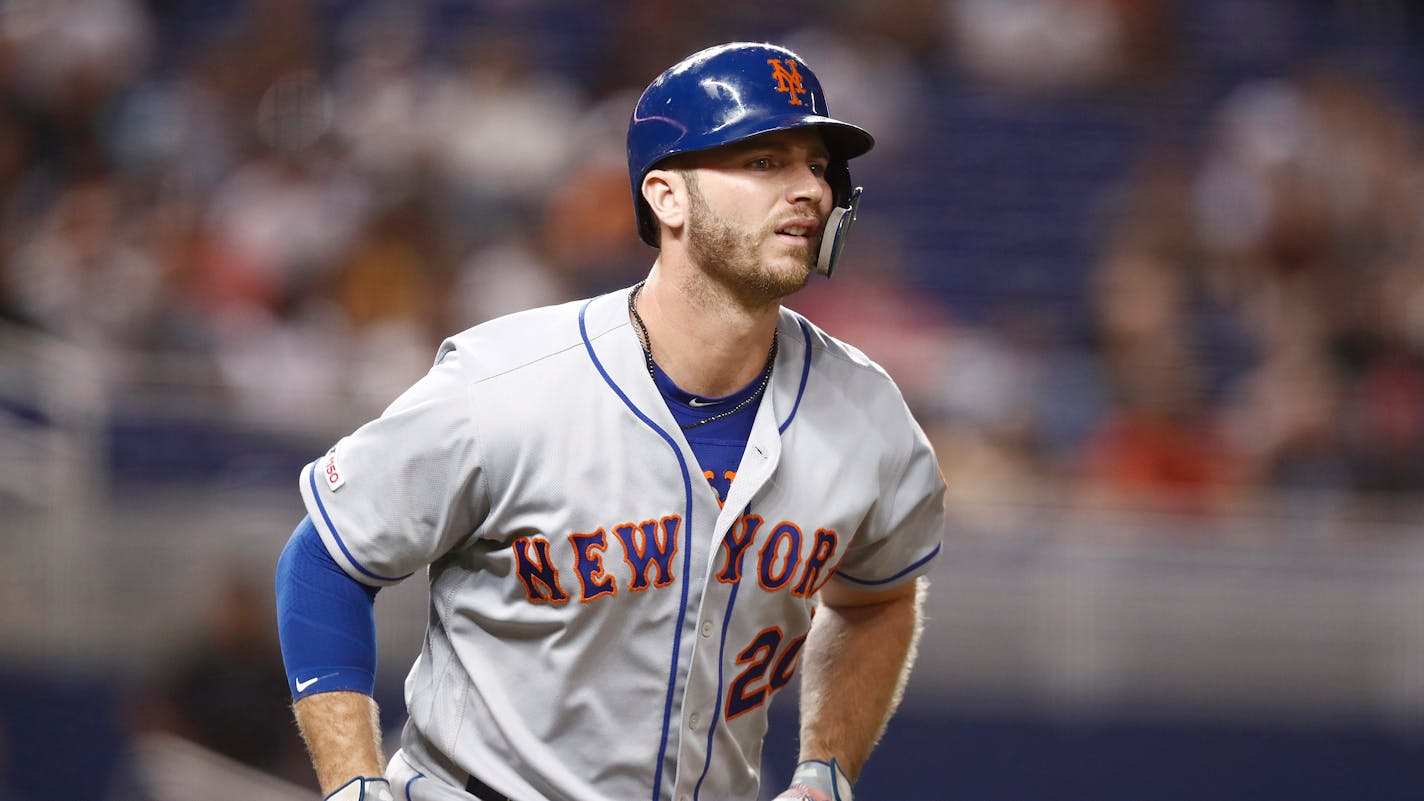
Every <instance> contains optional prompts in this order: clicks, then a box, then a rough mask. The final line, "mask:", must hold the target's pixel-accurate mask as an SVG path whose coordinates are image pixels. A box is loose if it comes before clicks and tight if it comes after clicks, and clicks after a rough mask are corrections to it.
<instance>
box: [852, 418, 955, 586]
mask: <svg viewBox="0 0 1424 801" xmlns="http://www.w3.org/2000/svg"><path fill="white" fill-rule="evenodd" d="M906 415H907V419H908V410H906ZM909 423H910V426H909V428H910V437H909V439H910V442H909V444H908V449H907V451H902V454H904V456H903V461H902V462H901V468H900V469H899V470H898V471H895V470H890V471H887V474H886V476H885V483H884V484H883V486H882V487H881V495H880V498H879V500H877V501H876V503H875V505H874V507H873V508H872V510H871V512H870V514H869V515H867V517H866V519H865V521H864V523H862V525H861V528H860V530H858V531H857V532H856V535H855V538H854V540H852V542H851V545H850V548H849V549H848V550H847V552H846V556H845V558H844V559H842V560H841V562H840V565H839V566H838V567H837V569H836V573H835V577H836V578H837V579H839V580H841V581H845V582H848V583H849V584H851V585H852V586H855V587H858V588H860V589H864V590H870V591H874V590H883V589H890V588H891V587H894V586H897V585H899V584H903V583H905V582H907V581H909V580H911V579H913V578H915V577H917V576H921V575H924V574H925V573H927V572H928V571H929V569H930V566H931V564H932V563H933V562H934V559H935V557H936V556H938V555H939V551H940V540H941V538H942V535H943V529H944V494H945V485H944V477H943V476H942V475H941V473H940V470H939V463H938V461H936V459H935V455H934V450H933V449H931V447H930V443H929V440H928V439H927V438H926V437H925V434H924V432H923V431H922V430H921V429H920V427H919V426H918V425H917V424H915V423H914V421H913V420H909Z"/></svg>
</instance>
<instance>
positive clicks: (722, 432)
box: [653, 364, 762, 501]
mask: <svg viewBox="0 0 1424 801" xmlns="http://www.w3.org/2000/svg"><path fill="white" fill-rule="evenodd" d="M761 379H762V377H761V376H760V375H758V376H757V377H756V378H754V379H752V382H751V383H750V384H747V385H746V386H745V387H742V388H741V389H739V390H737V391H736V392H734V393H732V394H731V395H726V396H724V397H721V398H707V397H704V396H701V395H693V394H692V393H690V392H687V391H685V390H683V389H682V388H681V387H679V386H678V385H677V384H675V383H673V380H672V379H671V378H669V377H668V374H667V373H664V372H663V368H661V367H658V366H657V364H654V365H653V382H654V383H656V384H657V385H658V391H659V392H661V393H662V396H663V400H664V401H665V402H666V403H667V406H668V410H669V411H671V412H672V416H673V419H674V420H676V421H677V423H678V425H679V426H685V425H690V424H692V423H696V422H698V421H701V420H706V419H707V418H709V417H715V416H716V415H717V414H719V413H721V412H722V411H724V410H726V409H731V408H734V407H735V406H736V405H737V404H739V403H741V402H742V401H744V400H746V399H747V398H748V397H750V396H751V395H753V394H754V393H756V391H757V388H758V387H760V386H761ZM694 404H697V405H694ZM760 405H761V398H757V399H756V400H754V401H752V402H751V403H748V404H747V405H746V407H745V408H743V409H740V410H739V411H737V413H736V414H732V415H729V416H727V417H724V418H722V419H721V420H714V421H712V422H710V423H707V424H705V425H700V426H696V427H694V428H688V429H684V430H683V432H682V435H683V436H684V437H686V438H687V444H688V445H691V446H692V453H693V455H694V456H696V457H697V464H698V466H700V467H701V468H702V475H703V477H704V478H706V479H707V481H708V483H710V484H711V485H712V489H714V490H716V492H717V497H718V499H720V500H724V501H725V500H726V499H727V492H728V490H730V489H731V486H732V477H733V476H734V475H736V471H737V467H738V465H740V464H741V463H742V452H743V451H745V450H746V449H747V439H748V438H749V437H750V436H751V433H752V423H754V422H756V412H757V407H758V406H760Z"/></svg>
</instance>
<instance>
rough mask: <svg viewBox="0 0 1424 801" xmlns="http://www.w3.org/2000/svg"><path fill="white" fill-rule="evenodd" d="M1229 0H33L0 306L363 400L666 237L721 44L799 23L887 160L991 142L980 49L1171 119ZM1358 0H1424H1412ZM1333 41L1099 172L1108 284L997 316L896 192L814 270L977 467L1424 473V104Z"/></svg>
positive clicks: (1069, 483)
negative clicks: (645, 93)
mask: <svg viewBox="0 0 1424 801" xmlns="http://www.w3.org/2000/svg"><path fill="white" fill-rule="evenodd" d="M1202 4H1210V3H1209V2H1208V0H1200V2H1195V3H1194V2H1188V0H1178V1H1177V2H1171V1H1170V0H1141V1H1138V0H1072V2H1069V0H898V2H891V3H855V2H835V3H812V2H809V0H789V1H788V2H783V3H779V4H776V5H775V6H771V7H768V6H766V5H765V4H761V3H757V2H752V0H724V2H720V3H717V4H715V6H713V5H706V4H693V5H690V6H685V5H683V4H672V3H665V2H658V1H655V0H630V1H629V2H620V3H614V2H607V3H577V2H574V1H573V0H545V1H544V2H534V0H526V1H524V2H520V1H519V0H489V2H483V3H449V4H441V3H429V4H420V3H400V2H388V3H387V2H375V1H374V0H372V2H347V3H331V2H326V3H318V2H315V0H306V1H305V2H291V1H289V0H253V1H252V2H246V3H235V2H231V3H230V2H218V0H212V1H211V2H200V3H184V2H173V1H171V0H148V2H142V1H141V0H8V1H7V2H5V3H4V4H0V316H3V317H5V318H8V319H9V320H10V321H12V322H13V323H16V324H19V325H21V326H27V327H33V328H36V329H40V330H43V331H46V332H49V333H50V334H53V335H56V336H59V337H63V338H65V339H68V340H71V341H74V342H77V343H80V344H83V345H85V346H88V347H91V348H94V349H96V350H97V351H99V352H101V353H103V354H104V358H103V363H104V364H105V365H106V367H107V369H110V370H112V371H113V372H114V376H115V378H116V379H122V380H124V381H135V380H138V381H141V380H143V379H144V378H145V377H146V376H148V375H149V374H151V373H156V372H164V371H168V372H165V374H164V376H163V380H165V381H171V380H173V379H174V376H173V375H171V372H172V371H179V372H181V373H182V376H183V378H184V380H186V381H188V382H189V383H191V384H192V385H193V386H195V387H203V388H206V389H207V390H208V391H210V392H212V393H214V394H218V395H221V396H222V397H223V398H224V399H226V400H227V401H228V402H230V403H232V404H233V405H234V406H236V407H239V408H241V409H243V410H244V411H245V412H246V413H248V414H249V415H250V416H253V417H260V418H262V419H267V420H270V421H271V422H272V424H273V425H274V426H278V427H285V426H290V427H298V428H299V427H301V426H302V425H305V424H308V423H309V422H310V421H311V420H312V419H313V418H314V417H318V416H320V415H321V414H322V410H323V409H324V408H326V407H329V406H330V405H331V404H332V403H333V402H334V399H336V400H339V401H340V402H344V403H350V404H354V405H356V406H358V407H359V408H360V409H361V410H362V411H363V413H365V414H370V413H375V412H377V411H379V409H380V408H381V407H382V406H383V405H384V404H385V403H386V402H388V401H389V400H390V399H391V398H393V397H394V396H395V395H396V394H397V393H398V392H399V391H400V390H401V389H403V388H404V387H405V386H406V385H408V384H409V383H410V382H411V381H412V380H414V379H415V378H417V377H418V376H419V375H421V374H422V373H423V372H424V370H425V369H426V367H427V366H428V364H429V362H430V359H431V356H432V355H433V352H434V347H435V345H436V344H437V343H438V342H439V340H440V338H441V337H443V336H444V335H446V334H448V333H451V332H454V331H457V330H460V329H462V328H465V327H467V326H469V325H473V324H475V323H478V322H480V321H482V320H486V319H489V318H491V317H493V316H495V315H498V314H501V313H504V312H507V311H512V310H516V309H521V308H526V307H530V306H534V305H539V304H544V303H552V302H557V301H561V300H566V299H571V298H575V297H581V296H586V295H589V294H592V293H595V292H601V291H606V290H609V289H613V288H616V287H619V286H624V285H627V284H629V283H631V282H633V281H635V280H637V278H638V277H639V276H640V275H642V274H643V273H645V272H646V270H647V268H648V266H649V263H650V260H651V258H652V256H653V252H652V251H651V250H649V249H648V248H646V247H645V246H643V245H642V244H641V243H639V242H638V240H637V238H636V235H635V233H634V228H633V222H632V214H631V204H630V201H629V197H628V184H627V177H626V162H625V160H624V153H623V134H624V131H625V126H626V121H627V115H628V113H629V111H630V110H631V108H632V106H633V103H634V101H635V99H636V96H637V93H638V92H639V91H640V90H641V88H642V87H643V86H644V85H645V84H646V83H647V82H648V81H649V80H650V79H651V78H652V77H653V76H655V75H656V74H657V73H658V72H659V71H661V70H662V69H663V68H664V67H665V66H667V65H668V64H671V63H673V62H674V61H676V60H677V59H678V58H680V57H681V56H683V55H685V54H687V53H689V52H692V51H693V50H696V49H698V48H700V47H702V46H705V45H707V44H711V43H715V42H718V41H724V40H727V39H733V38H774V39H776V40H778V41H781V42H785V43H787V44H789V45H790V46H791V47H793V48H794V49H797V50H798V51H800V52H801V53H802V54H803V55H804V56H805V57H806V58H807V60H808V61H809V63H811V64H812V65H813V66H814V67H815V68H816V69H817V71H818V73H819V74H820V76H821V78H822V81H823V82H824V83H825V84H827V86H829V87H831V97H832V98H833V101H834V112H835V114H836V115H837V116H841V117H844V118H847V119H852V120H856V121H860V122H862V123H863V124H864V125H865V126H866V127H868V128H869V129H870V130H871V131H873V132H875V133H876V135H877V137H878V138H879V147H878V149H877V151H876V152H875V153H874V154H872V156H870V157H867V159H866V167H864V168H861V167H859V166H857V172H856V177H857V179H858V180H859V181H860V182H863V183H866V184H867V185H871V186H873V185H874V184H873V182H874V181H875V180H876V178H877V177H880V178H885V179H886V180H889V178H888V177H887V176H893V175H894V174H895V171H896V170H897V169H898V170H902V171H903V170H905V169H907V165H908V169H911V170H914V169H917V168H918V167H919V165H925V169H930V170H933V169H935V168H936V164H937V163H939V162H942V161H945V160H952V159H954V158H955V154H954V153H943V152H938V151H937V150H936V148H935V145H936V141H937V138H936V131H935V130H934V127H933V124H932V123H930V122H928V121H927V119H926V118H925V117H924V116H923V109H924V108H925V107H927V106H929V105H932V103H931V93H933V92H934V91H936V87H941V86H943V85H945V84H946V83H952V84H954V85H955V86H957V87H961V88H963V87H970V89H971V90H972V91H974V92H977V93H980V94H983V95H989V96H993V97H999V98H1004V102H1013V103H1019V104H1030V105H1031V104H1033V103H1036V102H1052V99H1053V98H1062V97H1078V98H1083V97H1086V98H1093V97H1102V98H1108V99H1111V100H1112V102H1119V103H1120V102H1121V98H1123V97H1130V98H1135V99H1136V100H1135V102H1136V103H1137V105H1138V107H1139V108H1140V109H1141V114H1142V115H1143V116H1144V117H1145V118H1147V119H1145V120H1144V128H1145V129H1147V130H1149V131H1150V130H1151V128H1152V120H1151V117H1152V116H1153V115H1154V114H1159V113H1160V110H1161V109H1162V108H1170V107H1172V106H1173V104H1174V103H1180V102H1183V101H1182V98H1183V97H1184V96H1186V95H1188V94H1190V93H1191V92H1192V90H1193V84H1192V78H1191V71H1192V69H1193V68H1194V62H1198V61H1200V60H1201V59H1202V58H1203V56H1202V54H1201V53H1194V52H1192V50H1191V48H1190V47H1188V46H1187V45H1186V44H1185V39H1184V38H1183V36H1182V34H1181V31H1180V28H1181V24H1180V20H1181V18H1182V17H1183V9H1184V8H1186V7H1191V6H1195V5H1202ZM1215 5H1218V6H1220V5H1222V4H1215ZM1228 5H1230V7H1231V8H1232V9H1233V10H1232V11H1231V13H1232V14H1236V15H1238V16H1240V17H1243V18H1244V17H1245V16H1249V14H1248V13H1247V12H1248V11H1250V10H1251V9H1255V10H1256V11H1258V12H1260V13H1266V12H1268V11H1272V10H1273V9H1274V11H1275V12H1277V13H1285V12H1283V11H1282V9H1285V8H1294V11H1292V12H1291V13H1293V14H1312V13H1317V14H1323V13H1354V12H1348V9H1347V11H1341V9H1342V8H1346V7H1353V6H1352V4H1348V3H1344V4H1335V5H1334V6H1331V4H1316V3H1300V4H1294V5H1293V4H1291V3H1288V2H1283V1H1278V2H1267V1H1266V0H1249V2H1244V1H1243V2H1241V3H1235V4H1228ZM1353 5H1354V6H1358V7H1359V8H1361V9H1368V13H1369V14H1373V15H1376V18H1375V19H1374V20H1373V24H1375V25H1377V26H1386V27H1388V26H1390V25H1394V24H1396V22H1398V25H1397V26H1396V27H1397V28H1398V29H1399V30H1407V29H1408V27H1409V26H1408V25H1405V24H1404V23H1405V22H1408V21H1409V20H1408V19H1407V17H1408V14H1407V7H1408V6H1407V4H1402V3H1399V4H1396V3H1389V2H1376V3H1361V4H1353ZM1296 6H1298V8H1296ZM1326 6H1331V7H1332V8H1333V9H1334V10H1333V11H1322V10H1320V9H1322V8H1324V7H1326ZM1309 9H1314V10H1309ZM1358 13H1365V12H1364V11H1360V12H1358ZM1391 15H1398V17H1399V19H1398V20H1397V21H1392V16H1391ZM1305 66H1308V67H1309V68H1302V69H1299V70H1294V71H1290V72H1286V73H1282V74H1272V75H1258V76H1243V78H1242V79H1241V80H1240V81H1239V82H1238V83H1237V84H1236V85H1234V86H1231V87H1229V91H1225V92H1222V93H1221V94H1220V96H1219V97H1213V98H1210V102H1209V103H1207V105H1206V107H1205V108H1204V109H1203V110H1202V113H1201V114H1200V119H1199V121H1198V124H1197V125H1196V126H1195V127H1193V128H1192V129H1191V130H1192V133H1191V135H1190V136H1176V137H1162V141H1161V142H1159V143H1151V142H1149V143H1148V144H1147V146H1144V147H1141V148H1138V149H1135V150H1133V151H1130V152H1124V153H1122V156H1121V158H1122V160H1123V161H1125V162H1128V161H1130V162H1131V165H1130V168H1129V169H1127V170H1125V171H1124V172H1125V173H1126V174H1127V175H1129V178H1128V180H1126V181H1118V182H1115V183H1113V184H1112V185H1105V186H1103V187H1101V192H1100V195H1101V196H1100V197H1085V198H1081V202H1082V204H1085V205H1093V206H1095V207H1101V213H1100V214H1099V215H1098V217H1097V218H1096V219H1097V223H1096V224H1095V225H1096V228H1095V229H1094V230H1092V231H1090V232H1085V235H1091V236H1092V237H1093V238H1094V240H1093V241H1094V246H1093V248H1092V250H1093V252H1094V254H1095V257H1094V261H1093V263H1092V264H1091V265H1088V266H1087V267H1086V269H1083V270H1079V271H1077V272H1074V271H1072V270H1069V269H1068V268H1067V266H1065V268H1064V276H1065V277H1064V279H1063V280H1064V282H1065V284H1066V283H1074V282H1076V283H1077V284H1081V286H1073V287H1065V289H1064V292H1065V293H1067V294H1081V295H1082V296H1083V297H1085V298H1086V299H1087V300H1086V302H1085V303H1084V304H1083V308H1082V310H1081V313H1080V314H1078V315H1076V316H1071V317H1070V318H1069V319H1067V320H1064V319H1061V318H1058V317H1053V316H1050V315H1046V314H1043V313H1041V310H1036V309H1034V308H1033V307H1032V306H1031V304H1026V303H1014V302H1013V301H1014V299H1013V298H1012V297H1009V298H990V299H986V303H987V304H988V305H991V306H992V307H993V308H994V310H995V311H994V313H993V314H991V315H986V316H985V318H984V319H980V320H973V321H970V320H968V319H966V316H965V315H962V314H958V313H956V311H955V304H954V303H947V302H946V299H945V298H944V297H942V295H937V294H936V293H933V292H926V291H924V290H923V287H922V286H921V279H922V278H923V276H925V275H926V274H929V273H934V272H941V273H944V272H953V271H955V270H956V269H958V268H960V267H961V265H956V264H954V263H933V264H926V263H923V256H922V255H916V254H911V253H910V252H909V251H908V250H907V249H906V248H905V247H903V242H904V239H905V235H904V231H903V230H901V229H900V228H897V225H899V224H900V223H901V222H902V221H901V220H898V219H891V220H884V219H882V220H879V221H867V222H866V223H865V224H864V225H863V226H862V227H860V228H858V229H857V233H856V235H855V238H856V240H857V241H856V242H854V243H853V244H852V246H851V249H850V252H849V253H850V259H851V262H850V263H849V264H848V265H847V266H846V267H845V268H844V269H843V270H842V274H841V275H840V276H838V277H837V279H836V280H835V281H833V282H819V283H815V284H814V285H813V286H812V287H811V288H809V289H808V290H807V291H806V292H805V293H804V294H803V295H801V296H797V297H796V298H794V299H793V300H792V301H791V303H790V305H792V306H793V307H796V308H799V309H802V310H804V311H806V312H807V313H808V314H809V315H810V316H811V317H812V319H814V320H816V321H818V322H820V323H821V324H823V325H824V326H825V327H826V328H827V329H829V330H830V331H831V332H832V333H834V334H838V335H841V336H843V337H845V338H846V339H848V340H850V341H851V342H853V343H856V344H858V345H861V346H862V347H863V348H864V349H865V350H866V351H867V352H868V353H869V354H870V355H871V356H872V357H874V358H876V359H878V360H880V361H881V362H882V363H883V364H885V365H886V366H887V368H888V369H889V370H890V372H891V373H892V374H893V375H894V376H895V377H896V378H897V379H898V380H899V381H900V383H901V384H902V386H903V387H904V389H905V391H906V394H907V397H908V398H909V400H910V402H911V404H912V405H913V406H914V407H915V408H916V409H917V410H918V411H919V413H920V414H921V416H922V418H923V419H924V421H925V423H926V426H927V428H928V429H929V430H930V432H931V435H932V437H933V438H934V439H935V441H936V444H937V447H938V449H939V452H940V457H941V461H942V462H943V464H944V468H945V473H946V476H947V477H948V478H949V481H950V485H951V487H952V488H953V491H954V492H956V493H957V494H958V496H959V497H961V498H978V499H983V498H995V497H1001V498H1009V499H1011V498H1023V497H1025V496H1024V494H1023V493H1025V492H1026V491H1028V490H1029V489H1033V490H1034V491H1041V490H1042V488H1044V487H1049V488H1055V490H1054V491H1060V490H1061V491H1064V492H1069V493H1073V494H1075V495H1084V496H1086V497H1089V498H1091V499H1093V500H1094V502H1097V503H1105V504H1110V503H1116V502H1123V503H1133V504H1143V503H1145V504H1150V505H1153V506H1157V507H1160V508H1163V509H1167V510H1170V511H1174V512H1181V513H1185V514H1193V515H1200V514H1214V513H1217V512H1219V511H1223V510H1230V509H1231V508H1233V506H1234V505H1235V504H1238V503H1241V502H1243V501H1244V500H1249V499H1250V498H1253V497H1256V496H1259V495H1260V494H1262V493H1267V492H1273V491H1285V492H1288V491H1292V490H1307V491H1312V492H1317V491H1338V492H1342V493H1357V494H1366V495H1368V494H1370V493H1376V492H1389V493H1417V492H1419V491H1420V490H1424V363H1421V355H1424V260H1421V257H1424V251H1421V241H1420V234H1421V230H1424V182H1421V178H1424V158H1421V152H1420V147H1419V144H1420V133H1421V118H1420V116H1419V113H1418V110H1417V109H1414V108H1410V107H1409V106H1408V105H1407V104H1406V103H1404V102H1403V100H1402V99H1401V97H1400V95H1399V94H1398V91H1399V90H1398V89H1397V88H1395V87H1392V86H1389V85H1387V84H1385V83H1384V82H1382V81H1379V80H1375V79H1372V78H1369V77H1364V76H1362V75H1361V74H1359V73H1357V72H1352V71H1351V70H1350V69H1349V66H1350V65H1348V64H1343V65H1328V64H1312V65H1305ZM1416 88H1417V87H1416ZM1197 95H1200V92H1198V93H1197ZM950 113H951V114H952V113H953V112H952V109H951V111H950ZM990 169H993V170H995V171H1002V172H1004V173H1010V172H1012V171H1013V170H1015V169H1016V165H1015V164H1014V163H1004V164H1002V165H991V167H990ZM1034 180H1035V178H1034V176H1032V175H1028V176H1024V179H1023V182H1025V183H1028V184H1030V185H1032V184H1033V183H1034ZM879 189H881V190H889V191H888V192H886V193H887V194H888V193H889V192H893V191H894V188H893V187H887V186H885V185H883V184H882V185H881V186H880V187H879ZM1030 191H1047V189H1046V188H1043V187H1038V188H1036V189H1031V190H1030ZM910 205H919V206H922V207H923V209H925V210H926V211H924V214H933V213H934V209H935V208H936V207H935V204H934V198H911V199H910ZM922 216H923V215H922ZM918 224H921V225H923V224H924V223H923V220H919V221H918ZM930 225H934V221H933V220H931V222H930ZM1010 257H1011V254H1010V253H1005V254H1004V258H1006V259H1007V258H1010ZM990 258H991V259H992V258H993V254H990ZM917 259H919V260H918V261H917ZM977 266H978V267H980V268H981V269H982V268H983V265H977ZM958 300H959V301H960V302H961V304H962V302H963V301H964V299H963V298H960V299H958Z"/></svg>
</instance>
